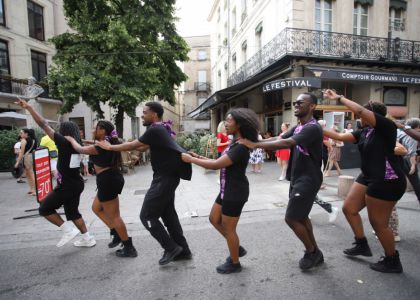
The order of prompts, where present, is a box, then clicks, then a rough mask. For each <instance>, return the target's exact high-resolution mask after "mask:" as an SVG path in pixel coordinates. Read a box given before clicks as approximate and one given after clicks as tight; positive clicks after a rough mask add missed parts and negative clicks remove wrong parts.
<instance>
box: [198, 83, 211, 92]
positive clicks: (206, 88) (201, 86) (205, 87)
mask: <svg viewBox="0 0 420 300" xmlns="http://www.w3.org/2000/svg"><path fill="white" fill-rule="evenodd" d="M194 90H196V91H197V92H207V93H210V91H211V85H210V82H194Z"/></svg>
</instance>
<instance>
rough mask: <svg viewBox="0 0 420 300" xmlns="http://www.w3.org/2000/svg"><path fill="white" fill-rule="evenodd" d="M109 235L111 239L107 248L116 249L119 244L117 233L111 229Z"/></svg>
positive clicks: (119, 239)
mask: <svg viewBox="0 0 420 300" xmlns="http://www.w3.org/2000/svg"><path fill="white" fill-rule="evenodd" d="M110 235H111V237H112V240H111V242H109V244H108V247H109V248H115V247H117V246H118V245H119V244H121V242H122V241H121V238H120V236H119V235H118V233H117V231H116V230H115V229H111V232H110Z"/></svg>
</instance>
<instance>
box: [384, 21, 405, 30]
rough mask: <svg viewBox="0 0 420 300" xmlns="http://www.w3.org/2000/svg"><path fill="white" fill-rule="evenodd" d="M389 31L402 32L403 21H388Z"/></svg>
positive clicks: (403, 27) (403, 28)
mask: <svg viewBox="0 0 420 300" xmlns="http://www.w3.org/2000/svg"><path fill="white" fill-rule="evenodd" d="M388 29H389V31H404V30H405V19H400V20H394V21H391V20H390V21H389V28H388Z"/></svg>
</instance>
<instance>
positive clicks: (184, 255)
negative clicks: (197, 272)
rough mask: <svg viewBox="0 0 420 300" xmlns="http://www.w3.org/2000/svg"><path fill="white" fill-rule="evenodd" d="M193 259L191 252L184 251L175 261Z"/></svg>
mask: <svg viewBox="0 0 420 300" xmlns="http://www.w3.org/2000/svg"><path fill="white" fill-rule="evenodd" d="M190 259H192V253H191V251H189V250H188V251H184V250H182V252H181V253H179V254H178V255H177V256H175V257H174V261H178V260H190Z"/></svg>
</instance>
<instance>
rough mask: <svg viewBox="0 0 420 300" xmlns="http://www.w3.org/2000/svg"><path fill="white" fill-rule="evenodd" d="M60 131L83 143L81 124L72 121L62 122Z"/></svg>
mask: <svg viewBox="0 0 420 300" xmlns="http://www.w3.org/2000/svg"><path fill="white" fill-rule="evenodd" d="M58 132H59V133H60V134H61V135H63V136H66V135H68V136H71V137H72V138H74V139H75V140H76V142H78V143H79V144H80V145H83V143H82V139H81V137H80V131H79V126H77V124H76V123H74V122H71V121H68V122H62V123H61V124H60V129H59V131H58Z"/></svg>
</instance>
